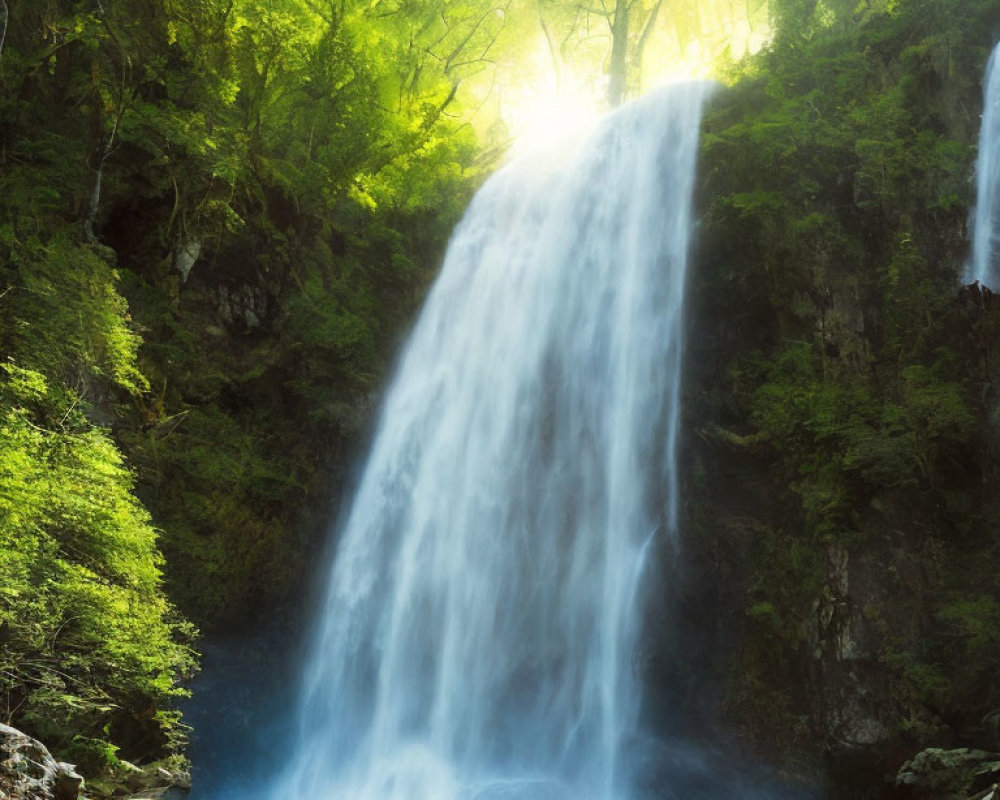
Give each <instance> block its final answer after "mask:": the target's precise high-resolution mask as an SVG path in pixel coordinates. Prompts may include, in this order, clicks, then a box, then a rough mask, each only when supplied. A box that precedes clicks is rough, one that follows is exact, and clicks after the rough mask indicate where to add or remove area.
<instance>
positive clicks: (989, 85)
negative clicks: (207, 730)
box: [968, 44, 1000, 290]
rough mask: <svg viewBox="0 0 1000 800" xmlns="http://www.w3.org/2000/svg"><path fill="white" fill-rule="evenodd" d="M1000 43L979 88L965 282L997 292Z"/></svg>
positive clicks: (998, 283) (999, 177)
mask: <svg viewBox="0 0 1000 800" xmlns="http://www.w3.org/2000/svg"><path fill="white" fill-rule="evenodd" d="M998 53H1000V44H998V45H997V46H996V48H994V50H993V54H992V55H991V56H990V60H989V63H988V64H987V66H986V75H985V86H984V89H983V124H982V128H981V129H980V132H979V160H978V161H977V163H976V185H977V196H976V210H975V219H974V221H973V234H972V263H971V264H970V265H969V274H968V281H969V282H970V283H971V282H972V281H979V282H980V283H981V284H983V285H984V286H989V287H990V288H991V289H993V290H997V289H1000V270H998V265H997V263H996V262H997V244H998V239H1000V225H998V222H1000V220H998V219H997V217H998V216H1000V205H998V198H1000V55H998Z"/></svg>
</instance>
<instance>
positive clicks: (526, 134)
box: [501, 40, 607, 156]
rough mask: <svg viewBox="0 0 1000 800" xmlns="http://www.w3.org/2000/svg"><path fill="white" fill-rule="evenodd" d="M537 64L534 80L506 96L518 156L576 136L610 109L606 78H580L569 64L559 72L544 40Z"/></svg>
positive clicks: (508, 122)
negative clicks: (590, 79)
mask: <svg viewBox="0 0 1000 800" xmlns="http://www.w3.org/2000/svg"><path fill="white" fill-rule="evenodd" d="M533 66H534V70H533V76H534V77H533V80H531V81H530V83H528V84H526V85H523V86H522V87H519V88H517V89H511V90H508V91H507V92H506V93H505V95H504V97H503V100H502V105H501V114H502V117H503V120H504V123H505V124H506V126H507V129H508V130H509V131H510V133H511V136H512V139H513V141H514V144H513V146H512V148H511V154H512V155H514V156H516V155H520V154H522V153H525V152H527V151H529V150H540V149H551V148H553V147H554V146H555V145H557V144H559V143H560V142H564V141H566V140H569V139H575V138H577V137H579V136H580V135H582V134H584V133H586V132H587V131H589V130H590V129H591V128H592V127H593V126H594V124H595V123H596V122H597V120H598V119H600V117H601V115H602V114H603V113H604V112H605V111H606V110H607V103H606V101H605V99H604V94H605V89H604V86H603V85H602V84H603V81H601V82H595V81H586V80H584V79H582V78H579V77H577V76H576V75H573V74H572V73H571V72H570V69H569V67H568V66H567V65H565V64H564V65H561V70H560V74H558V75H557V73H556V70H555V68H554V67H553V65H552V63H551V60H550V58H549V55H548V52H547V48H546V45H545V42H544V40H542V42H541V44H540V47H539V48H538V50H537V51H536V54H535V58H534V65H533Z"/></svg>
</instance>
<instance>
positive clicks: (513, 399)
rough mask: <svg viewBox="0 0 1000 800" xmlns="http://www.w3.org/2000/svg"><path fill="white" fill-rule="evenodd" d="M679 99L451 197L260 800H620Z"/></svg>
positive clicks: (671, 373) (671, 316) (682, 242)
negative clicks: (434, 272)
mask: <svg viewBox="0 0 1000 800" xmlns="http://www.w3.org/2000/svg"><path fill="white" fill-rule="evenodd" d="M704 93H705V88H704V87H703V86H700V85H690V86H679V87H674V88H670V89H664V90H661V91H659V92H656V93H654V94H652V95H650V96H647V97H646V98H644V99H642V100H641V101H638V102H636V103H633V104H630V105H629V106H626V107H624V108H622V109H620V110H619V111H617V112H616V113H614V114H613V115H611V116H610V117H609V118H607V120H606V121H605V123H604V124H603V125H602V126H600V127H599V128H598V129H597V130H596V131H595V132H594V133H593V134H592V135H591V136H590V137H589V138H588V139H587V140H586V141H585V142H584V143H583V144H582V145H581V146H580V147H579V148H576V149H574V150H573V152H572V154H568V153H567V152H565V150H567V148H564V152H563V154H562V155H561V156H560V157H559V158H556V156H555V155H554V154H553V153H551V152H550V153H547V154H544V155H542V156H538V157H535V158H528V159H521V160H519V161H516V162H514V163H512V164H510V165H509V166H507V167H506V168H504V169H503V170H501V171H500V172H499V173H498V174H496V175H495V176H494V177H493V178H491V179H490V181H489V182H488V183H487V184H486V186H485V187H484V188H483V189H482V190H481V191H480V192H479V194H478V195H477V196H476V198H475V200H474V201H473V203H472V205H471V207H470V209H469V211H468V213H467V215H466V217H465V219H464V220H463V222H462V223H461V224H460V226H459V227H458V229H457V230H456V232H455V234H454V237H453V239H452V242H451V245H450V248H449V251H448V255H447V257H446V260H445V263H444V268H443V271H442V273H441V276H440V278H439V280H438V282H437V284H436V286H435V287H434V289H433V290H432V292H431V295H430V298H429V299H428V302H427V305H426V307H425V309H424V311H423V313H422V316H421V318H420V320H419V322H418V324H417V326H416V329H415V330H414V332H413V335H412V338H411V341H410V343H409V344H408V346H407V349H406V352H405V353H404V356H403V359H402V362H401V365H400V368H399V372H398V375H397V376H396V378H395V380H394V382H393V384H392V386H391V388H390V390H389V392H388V394H387V398H386V401H385V406H384V409H383V412H382V418H381V421H380V424H379V428H378V431H377V434H376V438H375V442H374V445H373V450H372V453H371V455H370V459H369V462H368V465H367V467H366V470H365V473H364V475H363V478H362V480H361V483H360V486H359V489H358V492H357V496H356V498H355V500H354V503H353V506H352V510H351V512H350V514H349V516H348V518H347V520H346V524H345V527H344V530H343V533H342V537H341V541H340V544H339V549H338V553H337V556H336V560H335V564H334V567H333V574H332V576H331V578H330V590H329V596H328V599H327V602H326V605H325V608H324V610H323V619H322V622H321V629H320V631H319V633H318V635H317V642H316V644H315V649H314V654H313V656H312V659H311V663H310V664H309V666H308V668H307V675H306V680H305V686H304V689H303V697H302V703H301V711H300V715H301V726H300V734H301V742H300V743H299V745H298V747H297V750H296V754H295V756H294V757H293V759H292V762H291V764H290V766H289V769H288V770H287V772H286V773H285V774H284V775H282V776H281V777H280V778H279V779H278V781H277V782H276V784H275V785H274V786H273V787H272V788H271V797H273V798H274V800H473V799H475V800H487V798H489V799H490V800H493V799H494V798H518V799H519V800H541V799H542V798H546V799H549V798H553V799H554V798H560V800H562V799H564V798H565V799H566V800H568V799H569V798H572V799H573V800H613V799H617V798H622V797H626V796H628V792H629V790H628V788H627V785H628V777H627V775H626V774H625V773H626V770H625V769H624V768H623V765H622V749H623V745H624V744H625V743H626V742H628V741H629V739H630V737H632V736H633V735H634V734H635V733H636V729H637V724H638V702H639V692H638V687H637V682H636V676H635V674H634V667H633V663H632V662H633V654H634V653H633V651H634V648H635V646H636V637H637V630H638V625H637V618H638V613H637V612H638V608H637V606H638V605H639V604H640V600H639V596H638V595H639V592H638V588H639V585H640V581H641V576H642V573H643V567H644V562H645V558H646V553H647V550H648V549H649V545H650V542H651V541H652V539H653V538H654V537H656V536H669V535H671V534H672V533H673V531H674V529H675V527H676V518H677V505H678V502H677V493H678V488H677V475H676V469H675V465H674V461H675V448H676V442H677V435H678V405H679V381H680V369H681V351H682V312H683V291H684V281H685V268H686V259H687V254H688V235H689V230H690V227H691V220H690V214H691V211H690V208H691V194H692V182H693V176H694V166H695V156H696V152H697V143H698V131H699V122H700V109H701V103H702V99H703V95H704ZM553 162H559V163H558V164H554V163H553Z"/></svg>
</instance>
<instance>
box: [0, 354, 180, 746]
mask: <svg viewBox="0 0 1000 800" xmlns="http://www.w3.org/2000/svg"><path fill="white" fill-rule="evenodd" d="M5 373H6V375H5V376H4V378H3V379H2V380H0V401H2V402H0V407H2V409H3V412H2V417H0V574H3V576H4V582H3V586H2V587H0V632H2V637H0V638H2V641H0V682H2V684H3V687H4V689H5V692H4V697H5V706H4V708H3V709H2V710H3V716H4V718H6V719H13V720H14V721H15V722H17V723H18V724H21V725H24V726H25V727H27V728H28V729H29V730H32V731H33V732H35V733H36V734H37V735H39V736H42V737H43V738H44V739H45V740H46V741H47V742H49V743H50V744H51V745H52V746H53V747H55V748H57V749H58V750H59V751H60V752H64V753H71V752H74V751H75V749H76V748H77V741H78V737H83V738H84V739H87V740H92V741H94V742H101V743H102V744H100V745H99V747H101V748H105V749H107V748H111V747H112V746H111V745H110V744H107V742H108V740H109V738H110V740H114V739H115V738H116V737H117V735H118V734H119V732H120V731H121V730H129V731H135V730H138V731H140V732H141V734H139V735H136V736H135V737H134V738H133V740H132V741H131V742H130V745H131V750H132V752H135V753H138V754H140V755H144V756H149V755H151V754H155V753H156V752H157V751H158V750H159V749H160V747H162V745H163V744H164V742H165V739H164V738H163V737H164V735H165V734H164V730H163V727H162V726H161V720H159V719H156V718H155V717H154V712H155V709H156V707H159V706H162V705H163V704H166V703H169V702H170V700H171V699H172V698H174V697H177V696H178V695H180V694H182V692H181V690H180V689H179V688H178V681H179V679H180V678H181V677H182V676H183V675H185V674H187V673H188V672H190V670H191V669H192V667H193V665H194V658H193V653H192V651H191V650H190V649H189V647H188V645H187V644H186V642H189V641H190V639H191V638H192V634H193V631H192V629H190V627H189V626H187V625H186V624H183V623H180V622H178V621H177V618H176V615H175V614H174V612H173V610H172V608H171V607H170V605H169V604H168V603H167V601H166V599H165V598H164V596H163V593H162V591H161V588H160V569H159V568H160V564H161V557H160V555H159V553H158V552H157V549H156V533H155V531H154V529H153V527H152V525H151V522H150V519H149V514H148V513H147V512H146V510H145V509H144V508H143V507H142V506H141V505H140V504H139V502H138V501H137V500H136V498H135V496H134V495H133V494H132V488H133V476H132V474H131V473H130V472H129V471H128V469H127V468H126V467H125V466H124V464H123V462H122V458H121V454H120V453H119V451H118V450H117V448H116V447H115V445H114V444H113V443H112V441H111V440H110V439H109V438H108V436H107V434H106V433H105V432H103V431H101V430H99V429H96V428H93V427H92V426H91V425H90V424H89V423H88V422H87V421H86V419H85V418H84V417H83V415H82V414H81V413H80V412H79V411H78V410H77V409H75V408H74V406H73V405H70V406H69V407H64V406H65V400H64V397H65V390H63V392H59V393H53V392H50V391H49V388H48V381H47V380H46V378H45V377H44V376H43V375H42V374H41V373H39V372H37V371H34V370H28V369H24V368H20V367H17V366H16V365H13V364H7V365H6V366H5ZM60 412H62V413H61V417H60V418H59V425H58V427H56V428H54V429H50V428H46V427H43V426H42V425H40V424H38V423H39V422H41V421H43V420H51V419H56V415H57V414H59V413H60Z"/></svg>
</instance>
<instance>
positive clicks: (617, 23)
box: [608, 0, 629, 108]
mask: <svg viewBox="0 0 1000 800" xmlns="http://www.w3.org/2000/svg"><path fill="white" fill-rule="evenodd" d="M628 12H629V8H628V0H617V3H616V4H615V15H614V19H613V21H612V23H611V60H610V62H609V63H608V102H610V103H611V107H612V108H614V107H615V106H620V105H621V104H622V102H623V101H624V100H625V94H626V92H627V90H628V29H629V18H628Z"/></svg>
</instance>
